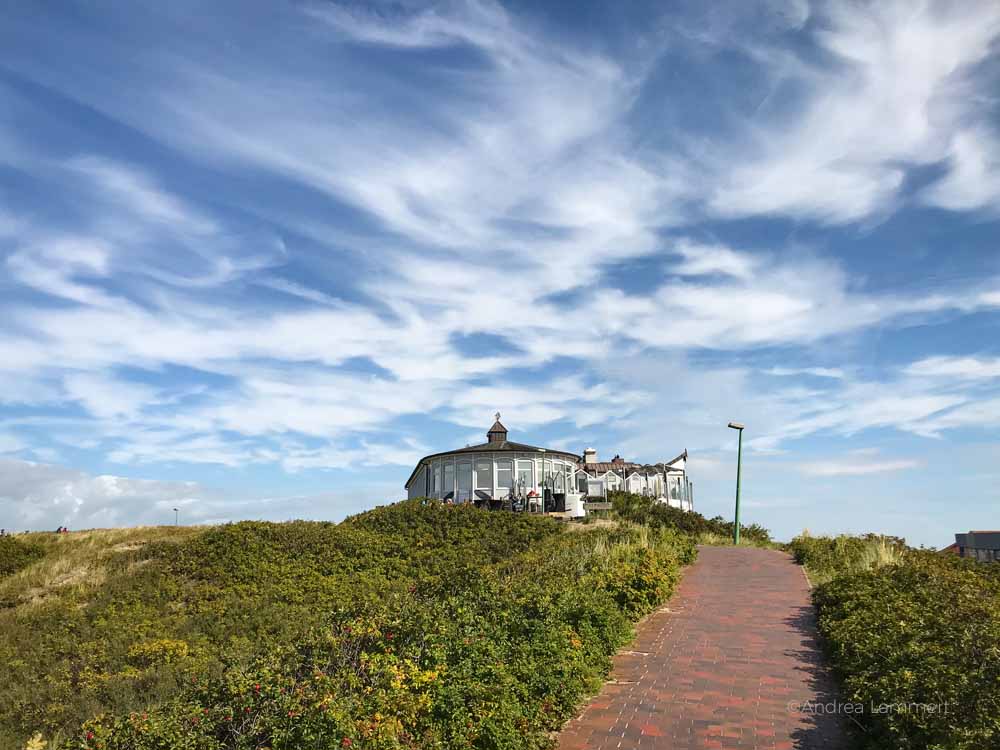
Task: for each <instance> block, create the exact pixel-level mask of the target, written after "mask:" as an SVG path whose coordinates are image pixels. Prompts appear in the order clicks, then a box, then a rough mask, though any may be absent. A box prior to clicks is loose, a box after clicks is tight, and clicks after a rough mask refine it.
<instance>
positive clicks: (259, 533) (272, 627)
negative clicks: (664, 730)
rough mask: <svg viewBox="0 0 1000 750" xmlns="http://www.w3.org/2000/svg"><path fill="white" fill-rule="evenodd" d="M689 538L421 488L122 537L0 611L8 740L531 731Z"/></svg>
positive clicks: (132, 748) (173, 744)
mask: <svg viewBox="0 0 1000 750" xmlns="http://www.w3.org/2000/svg"><path fill="white" fill-rule="evenodd" d="M693 558H694V548H693V545H692V543H691V541H690V539H689V538H688V537H686V536H684V535H681V534H678V533H675V532H673V531H670V530H667V529H657V530H648V529H641V528H632V527H629V528H588V529H586V530H580V531H572V532H571V531H568V530H567V529H566V527H565V525H560V524H559V523H558V522H555V521H552V520H550V519H543V518H537V517H531V516H527V515H523V514H510V513H491V512H488V511H480V510H476V509H475V508H472V507H469V506H447V505H442V504H441V503H438V502H434V501H423V500H418V501H408V502H404V503H400V504H397V505H393V506H387V507H383V508H379V509H376V510H374V511H370V512H368V513H364V514H361V515H359V516H355V517H353V518H350V519H348V520H346V521H345V522H343V523H341V524H322V523H307V522H292V523H286V524H269V523H249V522H248V523H239V524H231V525H227V526H221V527H213V528H208V529H205V530H203V531H201V532H197V533H195V534H193V535H192V536H190V537H189V538H186V539H183V540H180V541H178V540H174V539H169V540H164V541H161V542H154V543H151V544H147V545H145V546H144V547H142V548H141V549H129V550H124V551H122V552H115V553H113V554H112V555H111V556H110V557H109V558H108V560H109V563H108V565H109V567H108V568H107V570H106V572H105V574H104V575H103V578H102V579H101V580H100V581H99V582H97V583H95V584H94V586H92V587H91V588H89V589H81V591H80V592H79V593H77V594H74V595H73V596H66V597H64V598H63V599H60V598H55V599H53V600H52V601H42V602H41V603H36V604H32V605H30V606H29V605H27V604H24V605H20V606H18V607H17V608H16V611H17V615H16V616H8V614H7V613H5V612H2V611H0V660H3V661H5V662H7V661H8V660H9V663H10V664H11V667H12V668H11V670H10V672H9V674H8V675H7V680H6V682H5V683H4V684H2V685H0V745H3V746H5V747H6V746H8V745H9V746H12V747H23V746H24V742H25V741H26V739H27V738H28V737H31V736H33V735H34V734H35V733H36V732H38V731H41V732H42V735H43V736H44V738H45V739H47V740H49V741H50V747H51V748H56V747H58V748H64V749H69V748H72V750H83V748H87V750H112V749H121V750H124V748H128V749H129V750H153V749H154V748H157V749H163V750H166V748H171V749H173V748H190V749H191V750H195V749H197V750H203V749H208V748H212V750H216V749H218V748H227V749H232V750H243V749H244V748H247V749H249V748H255V749H257V748H264V747H268V748H272V749H273V750H278V749H279V748H286V749H287V750H291V749H292V748H295V749H298V748H334V747H337V748H342V747H355V748H366V749H374V750H381V749H383V748H384V749H388V748H442V749H443V748H469V749H470V750H471V749H472V748H483V749H485V748H490V749H491V750H501V749H507V748H509V749H510V750H513V749H514V748H528V749H529V750H530V749H531V748H539V749H540V748H543V747H546V746H547V744H548V742H549V740H548V733H549V732H551V731H552V730H554V729H556V728H558V727H559V726H560V724H561V722H562V721H564V720H565V719H566V718H567V717H568V716H570V715H571V714H572V712H573V710H574V708H575V706H577V704H578V703H579V701H580V700H581V699H582V698H583V697H584V696H585V695H587V694H588V693H590V692H593V691H596V690H597V689H598V687H599V686H600V684H601V681H602V679H603V678H604V676H605V675H606V674H607V671H608V670H609V668H610V663H611V662H610V659H611V656H612V655H613V654H614V652H615V650H616V649H617V648H618V647H619V646H621V645H622V644H624V643H625V642H627V640H628V639H629V637H630V633H631V621H632V620H633V619H635V618H637V617H640V616H642V615H643V614H645V613H646V612H648V611H650V609H651V608H653V607H655V606H656V605H657V604H658V603H659V602H661V601H663V600H664V598H666V597H667V596H668V595H669V593H670V592H671V590H672V589H673V586H674V584H675V582H676V580H677V577H678V574H679V568H680V566H681V565H682V564H684V563H687V562H691V561H692V560H693ZM29 634H30V635H29ZM5 743H6V744H5Z"/></svg>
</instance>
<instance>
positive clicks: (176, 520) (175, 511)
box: [174, 508, 180, 526]
mask: <svg viewBox="0 0 1000 750" xmlns="http://www.w3.org/2000/svg"><path fill="white" fill-rule="evenodd" d="M178 513H180V511H179V510H178V509H177V508H174V526H177V525H179V522H178V518H179V516H178Z"/></svg>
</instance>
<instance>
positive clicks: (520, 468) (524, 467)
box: [517, 461, 534, 492]
mask: <svg viewBox="0 0 1000 750" xmlns="http://www.w3.org/2000/svg"><path fill="white" fill-rule="evenodd" d="M533 467H534V462H532V461H518V462H517V486H518V489H521V490H524V491H525V492H527V491H528V490H529V489H531V488H532V487H533V486H534V478H533V476H532V475H533V473H534V472H533V471H532V469H533Z"/></svg>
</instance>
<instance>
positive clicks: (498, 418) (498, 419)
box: [496, 412, 500, 422]
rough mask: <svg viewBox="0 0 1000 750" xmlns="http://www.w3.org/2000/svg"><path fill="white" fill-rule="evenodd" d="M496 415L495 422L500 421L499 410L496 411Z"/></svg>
mask: <svg viewBox="0 0 1000 750" xmlns="http://www.w3.org/2000/svg"><path fill="white" fill-rule="evenodd" d="M496 416H497V422H499V421H500V412H497V414H496Z"/></svg>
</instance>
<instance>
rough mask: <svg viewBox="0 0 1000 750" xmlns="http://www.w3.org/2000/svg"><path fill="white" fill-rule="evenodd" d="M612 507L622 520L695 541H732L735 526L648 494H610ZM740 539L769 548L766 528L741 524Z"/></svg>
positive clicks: (718, 518) (769, 536)
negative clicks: (677, 534)
mask: <svg viewBox="0 0 1000 750" xmlns="http://www.w3.org/2000/svg"><path fill="white" fill-rule="evenodd" d="M608 497H609V498H610V500H611V503H612V508H613V510H614V512H615V515H617V516H618V517H619V518H621V519H623V520H626V521H631V522H632V523H638V524H643V525H645V526H650V527H653V528H667V529H674V530H676V531H680V532H683V533H685V534H689V535H691V536H693V537H696V538H702V537H705V538H708V537H713V536H714V538H715V539H732V538H733V529H734V526H735V524H734V523H733V522H732V521H726V520H724V519H723V518H721V517H719V516H716V517H715V518H711V519H709V518H705V517H704V516H703V515H701V514H700V513H696V512H694V511H686V510H681V509H680V508H673V507H671V506H670V505H667V504H666V503H662V502H659V501H657V500H656V499H655V498H652V497H648V496H646V495H637V494H634V493H631V492H609V493H608ZM740 539H741V541H743V542H744V543H749V544H757V545H762V546H770V545H771V544H772V542H771V533H770V532H769V531H768V530H767V529H765V528H764V527H763V526H760V525H758V524H751V525H750V526H746V525H744V524H740Z"/></svg>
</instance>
